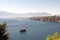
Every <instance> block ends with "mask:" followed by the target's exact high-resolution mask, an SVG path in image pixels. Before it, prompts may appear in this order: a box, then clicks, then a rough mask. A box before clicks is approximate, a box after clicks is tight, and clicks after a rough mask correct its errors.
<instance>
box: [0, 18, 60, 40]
mask: <svg viewBox="0 0 60 40" xmlns="http://www.w3.org/2000/svg"><path fill="white" fill-rule="evenodd" d="M4 20H6V21H7V26H8V27H7V32H8V33H9V37H10V38H9V39H10V40H45V39H46V37H47V35H53V34H54V33H55V32H58V33H60V23H57V22H41V21H34V20H28V19H20V20H16V19H0V23H1V22H3V21H4ZM23 27H25V28H26V29H27V32H25V33H20V32H19V31H20V29H21V28H23Z"/></svg>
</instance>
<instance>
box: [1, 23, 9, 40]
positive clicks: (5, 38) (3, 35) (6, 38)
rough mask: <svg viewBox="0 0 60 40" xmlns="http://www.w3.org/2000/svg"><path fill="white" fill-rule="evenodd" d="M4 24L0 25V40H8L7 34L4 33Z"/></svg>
mask: <svg viewBox="0 0 60 40" xmlns="http://www.w3.org/2000/svg"><path fill="white" fill-rule="evenodd" d="M6 25H7V24H6V23H5V22H4V23H2V24H0V40H8V33H7V32H6Z"/></svg>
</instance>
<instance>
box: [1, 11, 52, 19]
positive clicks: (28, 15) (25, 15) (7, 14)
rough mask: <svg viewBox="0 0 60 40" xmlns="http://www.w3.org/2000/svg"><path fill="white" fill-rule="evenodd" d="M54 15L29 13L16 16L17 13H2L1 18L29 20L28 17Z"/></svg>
mask: <svg viewBox="0 0 60 40" xmlns="http://www.w3.org/2000/svg"><path fill="white" fill-rule="evenodd" d="M51 15H52V14H49V13H47V12H42V13H40V12H36V13H28V14H22V13H20V14H16V13H11V12H5V11H1V12H0V18H28V17H33V16H51Z"/></svg>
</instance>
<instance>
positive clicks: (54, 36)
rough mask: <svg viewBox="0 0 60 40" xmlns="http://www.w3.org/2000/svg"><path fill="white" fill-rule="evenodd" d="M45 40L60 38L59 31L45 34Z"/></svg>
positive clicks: (58, 39)
mask: <svg viewBox="0 0 60 40" xmlns="http://www.w3.org/2000/svg"><path fill="white" fill-rule="evenodd" d="M46 40H60V34H59V33H57V32H56V33H55V34H54V35H52V36H49V35H48V36H47V38H46Z"/></svg>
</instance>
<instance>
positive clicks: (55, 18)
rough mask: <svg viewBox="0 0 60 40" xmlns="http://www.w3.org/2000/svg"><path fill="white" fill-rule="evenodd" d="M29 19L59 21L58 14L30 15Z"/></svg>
mask: <svg viewBox="0 0 60 40" xmlns="http://www.w3.org/2000/svg"><path fill="white" fill-rule="evenodd" d="M30 19H31V20H39V21H46V22H60V17H59V16H42V17H31V18H30Z"/></svg>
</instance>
